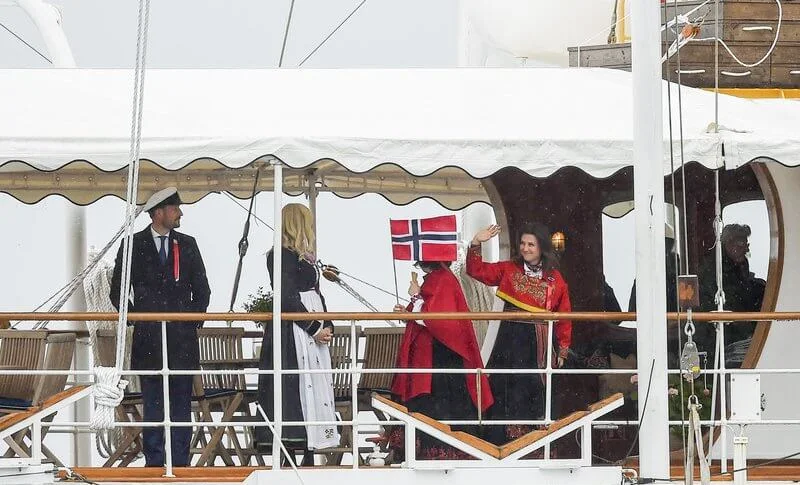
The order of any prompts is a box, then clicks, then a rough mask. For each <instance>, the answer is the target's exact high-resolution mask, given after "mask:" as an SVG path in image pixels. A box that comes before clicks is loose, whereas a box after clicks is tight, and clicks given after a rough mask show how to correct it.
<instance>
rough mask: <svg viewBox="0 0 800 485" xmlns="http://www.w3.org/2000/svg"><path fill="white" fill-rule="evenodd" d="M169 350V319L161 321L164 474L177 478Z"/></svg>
mask: <svg viewBox="0 0 800 485" xmlns="http://www.w3.org/2000/svg"><path fill="white" fill-rule="evenodd" d="M168 358H169V351H168V349H167V321H166V320H162V321H161V385H162V386H163V391H162V392H163V393H164V419H163V420H162V421H161V422H162V424H163V425H164V454H165V465H166V470H164V476H165V477H167V478H175V474H174V473H173V470H172V416H170V413H169V407H170V406H169V374H170V373H169V361H168Z"/></svg>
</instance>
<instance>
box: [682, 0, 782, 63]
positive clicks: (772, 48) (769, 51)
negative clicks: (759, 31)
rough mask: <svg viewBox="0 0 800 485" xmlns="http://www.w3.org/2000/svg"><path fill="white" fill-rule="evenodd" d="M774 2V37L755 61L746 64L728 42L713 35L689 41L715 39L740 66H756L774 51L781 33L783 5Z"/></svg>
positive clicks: (776, 0) (777, 0)
mask: <svg viewBox="0 0 800 485" xmlns="http://www.w3.org/2000/svg"><path fill="white" fill-rule="evenodd" d="M775 3H777V4H778V25H777V26H776V27H775V38H774V39H772V45H771V46H770V47H769V49H768V50H767V53H766V54H764V56H763V57H762V58H761V59H759V60H758V61H756V62H754V63H752V64H748V63H746V62H744V61H742V60H741V59H739V58H738V57H737V56H736V54H734V53H733V51H732V50H731V48H730V47H728V44H727V43H726V42H725V41H724V40H722V39H720V38H719V37H717V36H715V37H703V38H700V39H691V41H692V42H707V41H709V40H711V41H717V42H718V43H719V44H720V45H722V47H724V48H725V50H726V51H728V54H730V56H731V57H732V58H733V60H734V61H736V63H737V64H739V65H740V66H742V67H758V66H760V65H761V64H763V63H764V61H766V60H767V59H769V56H771V55H772V53H773V52H774V51H775V47H776V46H777V45H778V38H779V37H780V35H781V24H782V23H783V6H782V5H781V1H780V0H775Z"/></svg>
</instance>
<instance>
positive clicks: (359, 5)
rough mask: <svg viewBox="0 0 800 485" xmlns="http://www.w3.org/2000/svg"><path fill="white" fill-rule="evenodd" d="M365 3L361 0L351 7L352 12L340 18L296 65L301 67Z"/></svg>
mask: <svg viewBox="0 0 800 485" xmlns="http://www.w3.org/2000/svg"><path fill="white" fill-rule="evenodd" d="M365 3H367V0H361V3H359V4H358V5H356V8H354V9H353V11H352V12H350V14H349V15H348V16H347V17H345V18H344V20H342V21H341V22H339V25H337V26H336V28H334V29H333V30H332V31H331V32H330V33H329V34H328V35H327V36H326V37H325V38H324V39H322V42H320V43H319V44H318V45H317V46H316V47H314V49H312V50H311V52H309V53H308V55H307V56H305V57H304V58H303V60H302V61H300V63H299V64H298V65H297V67H302V66H303V64H305V63H306V61H307V60H308V59H309V58H310V57H311V56H313V55H314V54H316V53H317V51H318V50H319V49H320V48H321V47H322V46H323V45H325V43H326V42H328V39H330V38H331V37H333V34H335V33H336V32H337V31H338V30H339V29H340V28H342V26H343V25H344V24H345V23H346V22H347V21H348V20H350V17H352V16H353V15H355V14H356V12H358V10H359V9H360V8H361V7H363V6H364V4H365Z"/></svg>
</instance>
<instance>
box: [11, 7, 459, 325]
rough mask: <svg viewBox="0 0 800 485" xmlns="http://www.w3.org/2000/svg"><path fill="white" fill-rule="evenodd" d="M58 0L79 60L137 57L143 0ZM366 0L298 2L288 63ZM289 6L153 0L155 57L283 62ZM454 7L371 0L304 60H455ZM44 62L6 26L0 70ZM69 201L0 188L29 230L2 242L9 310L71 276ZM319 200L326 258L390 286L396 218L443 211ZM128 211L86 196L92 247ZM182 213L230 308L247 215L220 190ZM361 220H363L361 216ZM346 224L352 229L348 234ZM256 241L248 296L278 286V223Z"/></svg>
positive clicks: (17, 15)
mask: <svg viewBox="0 0 800 485" xmlns="http://www.w3.org/2000/svg"><path fill="white" fill-rule="evenodd" d="M54 3H56V4H58V5H60V6H61V8H62V11H63V25H64V28H65V32H66V34H67V37H68V39H69V40H70V42H71V45H72V48H73V52H74V55H75V58H76V61H77V63H78V66H79V67H98V68H99V67H130V66H132V65H133V60H134V57H135V52H136V25H137V4H138V2H136V1H133V0H126V1H107V0H63V1H60V2H54ZM358 3H359V2H358V1H356V0H348V1H344V0H324V1H322V0H297V1H296V3H295V11H294V14H293V19H292V27H291V30H290V33H289V40H288V43H287V49H286V56H285V59H286V60H285V63H284V65H285V66H288V67H293V66H295V65H296V64H297V63H298V62H299V61H300V60H301V59H302V58H303V57H305V55H306V54H307V53H308V52H310V51H311V50H312V49H313V48H314V47H315V46H316V45H317V44H318V43H319V42H320V41H321V40H322V39H323V38H324V37H325V36H326V35H327V34H328V33H329V32H330V31H331V30H332V29H333V28H334V27H335V26H336V25H337V24H338V23H339V22H340V21H341V20H342V19H343V18H344V17H345V16H346V15H347V14H348V13H350V12H351V11H352V9H353V8H354V7H355V6H356V5H358ZM289 4H290V1H289V0H280V1H253V0H237V1H224V0H215V1H202V2H198V1H186V0H153V2H152V6H151V16H150V40H149V46H148V66H149V67H154V68H159V67H160V68H167V67H180V68H237V67H249V68H252V67H264V68H269V67H275V66H276V65H277V62H278V57H279V53H280V45H281V41H282V38H283V31H284V28H285V22H286V15H287V13H288V9H289ZM456 7H457V2H456V0H444V1H436V2H427V1H423V0H410V1H403V2H398V1H393V0H392V1H390V0H368V1H367V2H366V4H365V5H364V6H363V7H362V8H361V9H360V10H359V11H358V12H357V13H356V14H355V15H354V16H353V17H352V18H351V19H350V21H348V23H347V24H345V26H344V27H343V28H342V29H341V30H339V31H338V32H337V33H336V35H335V36H334V37H332V38H331V39H330V41H328V43H326V44H325V46H324V47H323V48H322V49H320V50H319V51H318V52H317V53H316V54H315V56H314V57H312V58H311V59H310V60H309V61H308V62H307V63H306V65H305V66H306V67H318V68H319V67H324V68H334V67H451V66H454V65H455V64H456V58H457V56H456V37H457V36H456V26H457V17H456V13H457V8H456ZM0 21H2V22H3V23H4V24H5V25H7V26H8V27H10V28H12V29H13V30H14V31H15V32H17V33H18V34H19V35H21V36H22V37H23V38H25V39H26V40H27V41H28V42H30V43H31V44H33V45H35V46H37V47H38V48H40V49H42V48H43V47H42V42H41V40H40V38H39V36H38V34H37V33H36V32H35V29H34V28H33V26H32V25H31V22H30V21H29V20H28V18H27V17H26V16H25V14H24V13H22V12H21V11H20V10H18V9H15V8H8V7H0ZM47 66H48V64H47V63H46V62H45V61H44V60H42V59H41V58H40V57H39V56H37V55H36V54H35V53H34V52H32V51H30V50H29V49H28V48H27V47H25V46H23V45H22V44H20V43H19V42H18V41H17V40H16V39H14V38H13V37H12V36H11V35H9V34H7V33H6V32H5V31H2V30H0V68H26V67H47ZM145 89H146V86H145ZM264 89H269V87H268V86H265V87H264ZM145 99H146V96H145ZM145 102H146V101H145ZM67 205H68V203H67V202H66V201H65V200H63V199H61V198H58V197H50V198H47V199H46V200H44V201H43V202H40V203H39V204H36V205H33V206H25V205H23V204H20V203H19V202H17V201H16V200H14V199H13V198H11V197H10V196H7V195H0V214H2V215H3V223H4V225H5V226H6V227H17V228H20V229H22V228H24V230H21V231H20V233H19V236H18V237H15V238H8V239H4V240H2V241H0V254H3V255H4V256H3V265H2V266H3V267H4V273H5V274H14V275H15V276H14V278H3V280H2V281H0V295H2V296H1V297H0V309H1V310H23V311H24V310H31V309H32V308H34V307H35V306H36V305H38V304H39V303H40V302H41V301H42V300H43V299H44V298H45V297H46V296H48V295H49V294H51V293H52V292H53V291H55V290H56V289H58V288H59V287H60V286H61V285H62V284H63V283H64V282H65V281H66V278H67V275H66V268H67V265H66V256H65V251H64V250H63V240H64V239H63V238H64V236H63V235H64V234H65V233H66V231H67V230H68V228H67V224H66V222H65V220H64V218H63V214H64V212H65V208H66V207H67ZM319 208H320V209H319V210H320V214H319V219H320V222H319V239H320V241H321V249H320V257H321V258H323V259H324V260H326V261H329V262H331V263H335V264H337V265H338V266H340V267H341V268H342V269H343V270H345V271H348V272H351V273H353V274H355V275H358V276H360V277H362V278H364V279H366V280H368V281H370V282H373V283H376V284H379V285H381V286H382V287H384V288H387V289H393V287H394V284H393V282H392V280H393V278H392V275H391V273H392V267H391V259H390V256H389V247H388V235H387V231H388V226H387V219H388V218H389V217H396V218H402V217H412V216H416V217H419V216H426V215H437V214H441V213H445V212H446V211H444V210H443V209H441V208H440V207H439V206H438V205H436V204H435V203H432V202H430V201H420V202H419V203H417V204H412V205H410V206H406V207H393V206H391V205H390V204H388V203H387V202H385V200H384V199H383V198H382V197H379V196H368V197H362V198H360V199H357V200H354V201H345V200H341V199H338V198H335V197H333V196H330V195H323V196H321V198H320V204H319ZM123 210H124V209H123V204H122V202H121V201H119V200H118V199H113V198H106V199H103V200H102V201H100V202H98V203H95V204H92V205H91V206H89V207H88V208H87V209H86V213H87V243H88V245H91V246H95V247H102V246H103V245H104V244H105V243H106V241H107V240H108V239H109V237H110V236H111V235H112V234H113V233H114V232H115V231H116V229H117V228H118V227H119V226H120V223H121V220H122V217H123ZM257 210H258V214H259V216H260V217H262V218H263V219H265V220H266V221H272V202H271V194H262V195H260V196H259V197H258V207H257ZM184 211H185V212H186V217H185V218H184V221H183V227H182V230H185V231H186V232H187V233H189V234H192V235H194V236H196V237H197V239H198V242H199V244H200V248H201V250H202V251H203V253H204V255H205V260H206V265H207V267H208V272H209V279H210V280H211V284H212V290H213V294H212V304H211V309H212V310H227V308H228V301H229V299H230V291H231V287H232V280H233V273H234V269H235V261H236V243H237V241H238V239H239V238H240V237H241V230H242V229H241V227H242V224H243V221H244V216H245V214H244V212H243V211H242V210H241V209H240V208H238V207H236V206H235V205H234V204H233V203H232V202H231V201H229V200H228V199H227V198H225V197H223V196H220V195H211V196H209V197H207V198H206V199H204V200H203V201H201V202H199V203H197V204H194V205H192V206H188V207H185V208H184ZM345 212H346V213H348V215H350V216H351V217H349V218H348V219H347V220H346V221H344V220H342V219H341V218H339V217H338V215H340V214H342V213H345ZM354 221H360V223H359V224H357V225H352V224H353V222H354ZM147 222H148V221H147V217H146V216H143V217H141V218H140V219H139V220H138V221H137V228H141V227H143V226H144V225H145V224H146V223H147ZM343 229H344V230H345V231H346V233H347V234H348V235H347V236H342V233H343ZM250 242H251V249H250V252H249V254H248V257H247V259H246V262H245V269H244V272H243V277H242V284H241V287H240V288H241V289H240V298H239V302H241V301H242V298H243V297H245V296H246V295H247V294H249V293H251V292H253V291H254V290H255V289H256V288H257V287H258V286H266V287H269V282H268V280H267V277H266V270H265V267H264V266H265V265H264V259H263V254H264V253H265V252H266V251H267V249H268V248H269V247H271V245H272V232H271V231H269V230H267V229H266V228H264V227H263V226H259V225H256V226H254V227H253V230H252V233H251V236H250ZM111 256H112V257H113V254H112V255H111ZM401 274H407V269H401ZM43 275H47V276H46V277H44V276H43ZM405 278H406V277H405V276H403V277H401V280H404V279H405ZM351 283H352V282H351ZM353 286H354V287H356V288H358V289H359V291H362V290H363V294H364V295H365V296H366V297H367V298H368V299H369V300H370V301H372V302H373V303H374V304H375V305H377V306H379V307H380V308H385V309H390V308H391V305H392V304H393V299H392V298H391V297H388V296H386V295H383V294H381V293H380V292H376V291H374V290H370V289H368V288H364V287H363V286H359V285H357V284H353ZM323 290H324V291H327V296H328V301H329V304H330V306H331V307H332V309H338V310H354V309H361V307H360V305H359V304H358V303H356V302H355V301H353V300H352V298H350V297H349V296H347V295H345V294H343V293H342V292H341V290H339V289H337V288H335V287H332V286H331V287H327V288H323ZM237 309H240V307H238V308H237Z"/></svg>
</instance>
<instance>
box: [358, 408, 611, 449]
mask: <svg viewBox="0 0 800 485" xmlns="http://www.w3.org/2000/svg"><path fill="white" fill-rule="evenodd" d="M622 398H623V395H622V394H621V393H616V394H612V395H611V396H608V397H607V398H605V399H603V400H602V401H598V402H596V403H594V404H591V405H590V406H589V407H588V408H587V411H575V412H574V413H572V414H570V415H569V416H566V417H564V418H561V419H559V420H557V421H553V422H552V423H550V425H549V426H547V428H545V429H539V430H535V431H531V432H530V433H527V434H525V435H523V436H520V437H519V438H517V439H515V440H513V441H510V442H508V443H506V444H504V445H502V446H496V445H494V444H492V443H489V442H488V441H484V440H482V439H480V438H478V437H476V436H473V435H471V434H469V433H465V432H463V431H453V429H452V428H451V427H450V426H448V425H446V424H444V423H442V422H441V421H438V420H436V419H433V418H431V417H430V416H426V415H424V414H421V413H414V412H409V410H408V408H407V407H405V406H403V405H402V404H400V403H398V402H395V401H392V400H391V399H388V398H386V397H384V396H381V395H379V394H376V393H373V394H372V399H374V400H376V401H379V402H381V403H383V404H385V405H386V406H389V407H391V408H393V409H396V410H398V411H400V412H401V413H403V414H407V415H409V416H411V417H413V418H415V419H417V420H418V421H420V422H423V423H425V424H427V425H428V426H431V427H433V428H435V429H438V430H439V431H441V432H442V433H445V434H448V435H450V436H452V437H454V438H456V439H458V440H459V441H462V442H464V443H466V444H468V445H470V446H472V447H473V448H475V449H478V450H481V451H482V452H484V453H486V454H487V455H489V456H493V457H495V458H498V459H503V458H506V457H508V456H510V455H512V454H514V453H516V452H517V451H519V450H521V449H523V448H525V447H526V446H529V445H531V444H534V443H536V442H537V441H539V440H541V439H542V438H545V437H546V436H548V435H550V434H553V433H555V432H556V431H558V430H560V429H562V428H564V427H565V426H569V425H570V424H572V423H574V422H575V421H578V420H579V419H581V418H584V417H586V416H587V415H589V414H590V413H593V412H596V411H600V410H601V409H603V408H604V407H606V406H609V405H611V404H613V403H614V402H616V401H618V400H620V399H622Z"/></svg>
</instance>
